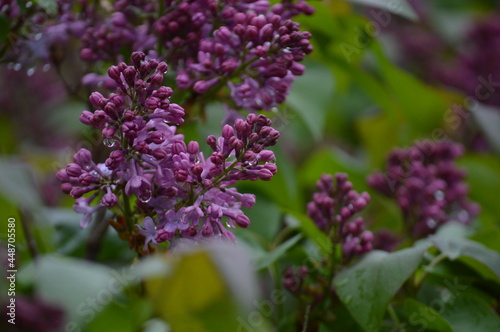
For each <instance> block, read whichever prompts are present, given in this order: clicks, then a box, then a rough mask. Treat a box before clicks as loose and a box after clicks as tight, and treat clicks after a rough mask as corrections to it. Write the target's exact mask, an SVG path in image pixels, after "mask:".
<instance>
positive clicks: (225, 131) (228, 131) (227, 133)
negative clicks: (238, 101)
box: [222, 125, 234, 139]
mask: <svg viewBox="0 0 500 332" xmlns="http://www.w3.org/2000/svg"><path fill="white" fill-rule="evenodd" d="M233 136H234V129H233V127H231V126H230V125H225V126H224V128H222V137H224V138H225V139H229V138H231V137H233Z"/></svg>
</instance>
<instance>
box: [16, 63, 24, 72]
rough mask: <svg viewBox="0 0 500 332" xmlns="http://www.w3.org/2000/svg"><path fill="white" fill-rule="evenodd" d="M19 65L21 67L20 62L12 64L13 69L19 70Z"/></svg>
mask: <svg viewBox="0 0 500 332" xmlns="http://www.w3.org/2000/svg"><path fill="white" fill-rule="evenodd" d="M21 67H22V66H21V64H20V63H16V64H15V65H14V70H15V71H20V70H21Z"/></svg>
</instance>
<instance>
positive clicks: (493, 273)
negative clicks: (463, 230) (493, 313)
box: [431, 236, 500, 281]
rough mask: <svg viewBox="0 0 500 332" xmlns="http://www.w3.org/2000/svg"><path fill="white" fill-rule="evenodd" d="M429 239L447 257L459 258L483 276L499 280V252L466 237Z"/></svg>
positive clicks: (436, 237) (435, 237)
mask: <svg viewBox="0 0 500 332" xmlns="http://www.w3.org/2000/svg"><path fill="white" fill-rule="evenodd" d="M431 241H432V242H433V243H434V244H435V245H436V247H437V248H438V249H439V250H441V252H443V253H445V254H446V255H447V256H448V258H449V259H451V260H455V259H457V258H461V260H462V261H464V262H465V263H466V264H468V265H469V266H471V267H473V268H474V269H476V270H477V271H478V272H479V273H480V274H481V275H482V276H483V277H485V278H488V279H496V280H498V281H500V254H499V253H498V252H495V251H493V250H490V249H488V248H486V247H485V246H483V245H482V244H480V243H477V242H474V241H470V240H467V239H453V238H443V237H438V236H434V237H432V238H431Z"/></svg>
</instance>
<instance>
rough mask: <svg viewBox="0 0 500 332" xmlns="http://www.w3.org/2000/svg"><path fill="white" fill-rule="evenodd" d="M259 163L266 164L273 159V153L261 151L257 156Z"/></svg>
mask: <svg viewBox="0 0 500 332" xmlns="http://www.w3.org/2000/svg"><path fill="white" fill-rule="evenodd" d="M258 158H259V161H262V162H268V161H271V160H273V159H275V156H274V152H272V151H270V150H263V151H261V152H260V153H259V155H258Z"/></svg>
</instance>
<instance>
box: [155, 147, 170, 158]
mask: <svg viewBox="0 0 500 332" xmlns="http://www.w3.org/2000/svg"><path fill="white" fill-rule="evenodd" d="M166 156H167V151H165V150H164V149H162V148H156V149H154V150H153V157H155V158H156V159H157V160H163V159H165V157H166Z"/></svg>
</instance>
